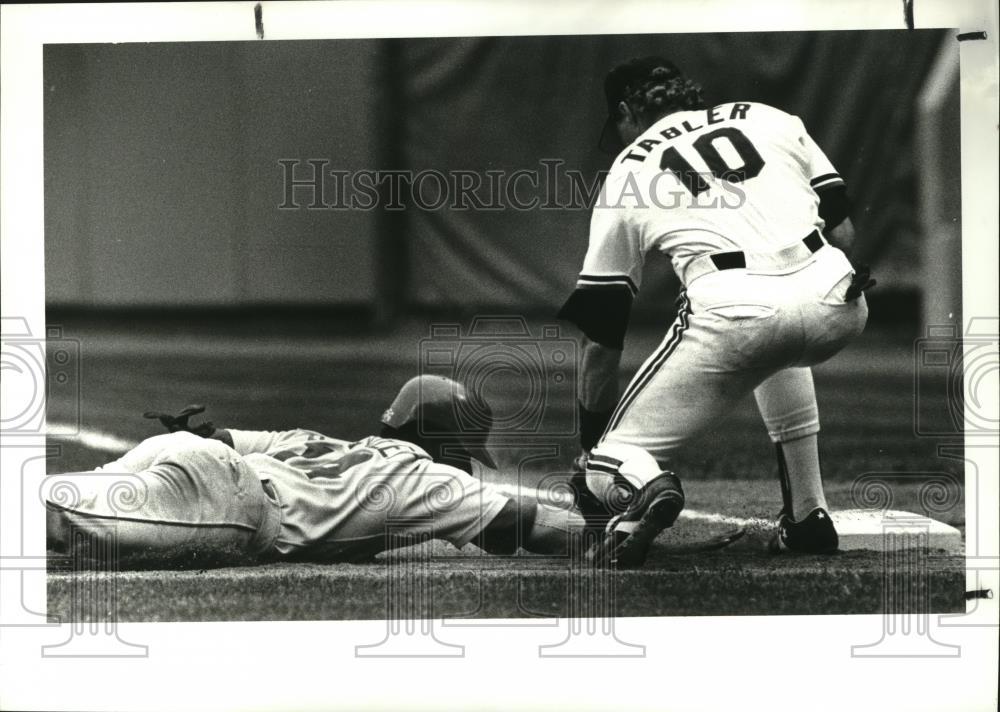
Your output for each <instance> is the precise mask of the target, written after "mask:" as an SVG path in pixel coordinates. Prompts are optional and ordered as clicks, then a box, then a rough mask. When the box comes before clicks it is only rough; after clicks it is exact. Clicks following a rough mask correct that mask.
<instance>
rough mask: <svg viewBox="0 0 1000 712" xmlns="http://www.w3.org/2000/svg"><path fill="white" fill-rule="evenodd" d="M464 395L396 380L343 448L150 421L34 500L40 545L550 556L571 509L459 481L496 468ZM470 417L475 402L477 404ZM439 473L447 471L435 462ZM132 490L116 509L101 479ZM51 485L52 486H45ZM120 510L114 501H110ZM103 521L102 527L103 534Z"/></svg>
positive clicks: (563, 540)
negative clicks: (85, 540) (41, 514)
mask: <svg viewBox="0 0 1000 712" xmlns="http://www.w3.org/2000/svg"><path fill="white" fill-rule="evenodd" d="M466 402H467V394H466V391H465V388H464V387H463V386H462V385H460V384H459V383H457V382H455V381H452V380H450V379H447V378H443V377H440V376H419V377H417V378H413V379H411V380H410V381H408V382H407V383H406V384H405V385H404V386H403V388H402V389H401V390H400V392H399V395H398V396H397V397H396V399H395V400H394V401H393V403H392V405H391V406H390V407H389V408H388V409H387V410H386V411H385V413H384V415H383V416H382V431H381V434H380V436H372V437H367V438H364V439H362V440H359V441H357V442H347V441H344V440H338V439H336V438H331V437H327V436H325V435H322V434H320V433H317V432H313V431H310V430H289V431H284V432H260V431H247V430H233V429H229V430H223V429H217V428H215V427H213V426H212V424H211V423H204V424H202V425H200V426H197V427H192V426H190V425H189V423H188V418H190V416H191V415H194V414H196V413H199V412H201V411H202V410H203V408H201V407H198V406H194V407H190V408H188V409H185V410H184V411H183V412H182V413H181V414H180V415H179V416H169V415H164V414H160V413H150V414H147V417H158V418H159V419H160V420H161V421H162V422H163V423H164V424H165V425H166V426H167V427H168V430H171V431H173V432H170V433H169V434H165V435H158V436H155V437H152V438H149V439H147V440H144V441H143V442H142V443H140V444H139V445H138V446H137V447H135V448H134V449H133V450H131V451H129V452H128V453H126V454H125V455H124V456H123V457H122V458H120V459H119V460H116V461H115V462H111V463H109V464H107V465H105V466H104V467H102V468H99V470H97V471H96V474H107V475H112V476H111V477H88V476H87V475H88V473H80V474H79V476H77V475H73V476H72V477H69V478H67V481H72V483H73V485H74V486H75V488H76V489H77V491H78V492H79V494H78V496H76V497H74V498H73V500H72V501H66V497H65V494H66V490H65V488H58V487H53V488H52V489H51V490H50V494H49V495H47V497H46V505H47V514H48V522H47V524H48V539H49V548H51V549H53V550H56V551H66V550H67V548H68V547H69V546H70V545H71V543H72V541H73V540H74V536H75V535H74V530H82V531H83V532H87V533H89V534H90V535H92V536H95V537H102V536H106V535H107V533H108V532H110V531H114V532H115V537H116V539H117V546H118V549H119V551H120V552H121V553H123V554H125V555H128V554H130V553H144V554H147V555H148V554H153V555H157V554H163V555H168V556H174V557H178V558H179V559H183V558H184V557H187V556H189V555H190V554H191V553H197V554H198V555H199V557H200V558H201V559H204V558H206V556H207V557H209V558H211V557H212V556H213V555H214V556H215V557H219V556H223V557H224V556H226V555H228V554H234V553H235V554H238V555H239V558H241V559H242V558H249V559H251V560H262V561H266V560H290V559H309V560H321V561H363V560H370V559H371V557H372V556H374V555H375V554H377V553H378V552H380V551H384V550H386V549H390V548H393V547H395V546H399V545H403V544H408V543H414V541H415V537H416V539H417V540H419V539H420V538H435V539H444V540H446V541H449V542H451V543H452V544H454V545H455V546H456V547H459V548H461V547H463V546H464V545H466V544H467V543H469V542H476V543H477V544H478V545H479V546H480V547H482V548H483V549H485V550H486V551H487V552H490V553H496V554H507V553H514V551H515V550H516V549H517V548H518V546H522V547H524V548H525V549H527V550H529V551H533V552H537V553H546V554H552V553H562V552H565V551H566V550H567V548H568V546H569V540H570V537H571V536H574V535H576V534H579V533H580V531H581V530H582V527H583V520H582V518H581V517H580V515H579V514H578V513H576V512H572V511H568V510H565V509H557V508H554V507H548V506H542V505H539V504H537V503H536V502H534V501H532V500H527V499H520V498H516V497H508V496H506V495H504V494H502V493H501V492H500V491H498V490H497V489H496V488H494V487H493V486H491V485H489V484H487V483H485V482H483V481H482V480H481V479H479V478H478V477H475V476H473V475H472V474H471V473H472V471H473V467H478V465H476V466H474V465H473V461H474V460H479V461H481V462H482V463H483V464H484V465H485V466H488V467H493V468H495V464H494V462H493V460H492V458H491V456H490V454H489V452H488V451H487V449H486V438H487V437H488V435H489V429H488V428H485V429H480V430H479V431H475V432H473V431H470V430H469V429H468V428H467V427H466V428H460V427H458V425H457V422H458V420H457V417H458V416H457V410H458V409H461V408H462V407H463V404H465V403H466ZM476 407H477V412H478V413H481V412H482V409H483V405H482V404H477V406H476ZM447 463H451V464H447ZM116 473H122V474H124V475H127V477H125V479H124V481H125V482H126V483H127V482H128V481H130V480H134V482H133V485H134V489H135V490H136V493H135V496H134V497H132V498H131V501H130V502H129V506H127V507H125V508H124V509H123V508H122V507H120V506H116V498H115V496H114V493H113V492H112V491H111V490H112V489H113V488H114V487H115V486H116V484H120V483H116V481H115V479H114V477H113V475H114V474H116ZM53 477H61V476H58V475H56V476H53ZM118 504H120V503H118ZM109 524H113V525H114V526H113V527H110V526H109Z"/></svg>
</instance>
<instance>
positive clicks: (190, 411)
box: [142, 405, 215, 438]
mask: <svg viewBox="0 0 1000 712" xmlns="http://www.w3.org/2000/svg"><path fill="white" fill-rule="evenodd" d="M204 412H205V406H203V405H189V406H187V407H186V408H184V410H182V411H181V412H180V413H178V414H177V415H171V414H170V413H161V412H159V411H155V410H148V411H146V412H145V413H143V414H142V417H143V418H149V419H150V420H159V421H160V422H161V423H162V424H163V427H165V428H166V429H167V432H170V433H176V432H180V431H182V430H183V431H185V432H188V433H194V434H195V435H198V436H199V437H203V438H210V437H212V436H213V435H214V434H215V426H214V425H213V424H212V422H211V421H205V422H204V423H201V424H200V425H191V424H190V423H189V422H188V419H189V418H190V417H191V416H192V415H198V414H199V413H204Z"/></svg>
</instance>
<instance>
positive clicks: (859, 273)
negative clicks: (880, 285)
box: [844, 264, 877, 302]
mask: <svg viewBox="0 0 1000 712" xmlns="http://www.w3.org/2000/svg"><path fill="white" fill-rule="evenodd" d="M876 284H877V282H876V281H875V280H874V279H872V271H871V269H869V267H868V265H863V264H857V265H854V276H853V277H852V278H851V284H850V286H848V287H847V292H846V293H845V294H844V301H845V302H853V301H854V300H855V299H857V298H858V297H860V296H861V295H862V294H863V293H864V292H865V290H868V289H871V288H872V287H874V286H875V285H876Z"/></svg>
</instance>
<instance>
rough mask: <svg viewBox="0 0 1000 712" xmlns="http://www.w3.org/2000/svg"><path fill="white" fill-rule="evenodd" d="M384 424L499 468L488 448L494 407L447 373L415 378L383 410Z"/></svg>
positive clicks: (451, 453)
mask: <svg viewBox="0 0 1000 712" xmlns="http://www.w3.org/2000/svg"><path fill="white" fill-rule="evenodd" d="M382 424H383V425H386V426H388V427H390V428H392V429H393V430H395V431H403V432H413V431H414V426H416V427H415V435H416V436H417V437H418V438H419V439H420V440H421V441H424V442H435V441H438V442H443V443H445V445H446V446H447V448H448V450H449V452H448V453H447V454H450V455H457V456H459V457H461V456H463V455H464V456H468V457H473V458H475V459H477V460H479V461H480V462H482V463H483V464H484V465H487V466H489V467H492V468H494V469H496V466H497V465H496V462H495V461H494V460H493V457H492V456H491V455H490V453H489V450H487V448H486V441H487V439H488V438H489V435H490V430H491V429H492V427H493V411H492V410H491V409H490V406H489V404H488V403H486V401H484V400H482V399H481V398H476V399H475V400H473V399H471V398H470V396H469V393H468V391H467V390H466V388H465V386H463V385H462V384H461V383H459V382H458V381H453V380H452V379H450V378H445V377H444V376H431V375H423V376H416V377H414V378H411V379H410V380H409V381H407V382H406V383H405V384H403V387H402V388H400V389H399V393H398V394H396V398H395V400H393V401H392V405H390V406H389V407H388V408H387V409H386V411H385V412H384V413H383V414H382Z"/></svg>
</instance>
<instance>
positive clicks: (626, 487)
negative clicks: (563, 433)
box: [587, 441, 663, 511]
mask: <svg viewBox="0 0 1000 712" xmlns="http://www.w3.org/2000/svg"><path fill="white" fill-rule="evenodd" d="M662 472H663V468H662V467H661V466H660V464H659V463H658V462H657V461H656V459H655V458H654V457H653V456H652V455H651V454H649V452H648V451H646V450H644V449H643V448H641V447H639V446H638V445H628V444H625V443H616V442H608V441H605V442H603V443H601V444H600V445H598V446H597V447H595V448H594V449H593V451H592V452H591V453H590V458H589V459H588V461H587V487H588V488H589V489H590V491H591V492H593V493H594V495H595V496H596V497H597V498H598V499H599V500H600V501H601V502H602V503H603V504H604V505H605V506H606V507H609V508H611V509H612V510H613V511H617V510H619V509H621V507H620V506H616V505H618V504H621V503H623V502H624V501H626V500H628V499H630V498H631V496H632V495H633V494H634V493H635V491H636V490H638V489H639V488H641V487H642V486H643V484H645V483H646V482H649V481H650V480H652V479H654V478H655V477H657V476H659V475H660V473H662Z"/></svg>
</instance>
